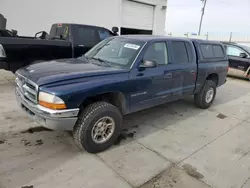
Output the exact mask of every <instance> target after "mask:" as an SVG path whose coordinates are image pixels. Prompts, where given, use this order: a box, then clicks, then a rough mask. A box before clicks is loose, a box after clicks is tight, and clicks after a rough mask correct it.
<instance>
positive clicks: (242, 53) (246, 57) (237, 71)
mask: <svg viewBox="0 0 250 188" xmlns="http://www.w3.org/2000/svg"><path fill="white" fill-rule="evenodd" d="M224 45H225V48H226V53H227V55H228V58H229V71H228V75H232V76H238V77H243V78H247V79H250V74H249V73H250V47H249V46H244V45H240V44H237V43H224Z"/></svg>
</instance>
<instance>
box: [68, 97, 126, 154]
mask: <svg viewBox="0 0 250 188" xmlns="http://www.w3.org/2000/svg"><path fill="white" fill-rule="evenodd" d="M121 126H122V115H121V113H120V111H119V110H118V109H117V108H116V107H115V106H114V105H112V104H110V103H107V102H95V103H93V104H90V105H89V106H87V107H86V109H84V110H83V111H82V113H81V114H80V116H79V119H78V121H77V123H76V125H75V127H74V130H73V137H74V140H75V142H76V144H77V145H78V146H79V147H80V148H81V149H85V150H86V151H87V152H90V153H97V152H101V151H104V150H106V149H108V148H109V147H111V146H112V145H113V143H114V142H115V140H116V139H117V137H118V136H119V134H120V131H121Z"/></svg>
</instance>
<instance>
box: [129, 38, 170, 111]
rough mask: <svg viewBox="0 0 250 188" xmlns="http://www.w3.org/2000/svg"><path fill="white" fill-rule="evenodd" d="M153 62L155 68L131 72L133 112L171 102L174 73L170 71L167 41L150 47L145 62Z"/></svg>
mask: <svg viewBox="0 0 250 188" xmlns="http://www.w3.org/2000/svg"><path fill="white" fill-rule="evenodd" d="M145 61H153V62H155V63H156V66H155V67H149V68H140V67H139V68H135V69H133V70H132V72H131V78H132V79H131V82H133V83H131V84H130V85H132V86H133V88H131V90H132V92H131V94H130V98H131V105H130V106H131V111H132V112H135V111H138V110H141V109H145V108H149V107H152V106H156V105H159V104H163V103H165V102H167V101H169V100H171V91H172V73H171V71H169V70H168V62H169V59H168V48H167V43H166V42H165V41H162V42H155V43H152V44H150V45H149V46H148V48H147V50H146V51H145V54H144V56H143V60H142V62H141V63H143V62H145Z"/></svg>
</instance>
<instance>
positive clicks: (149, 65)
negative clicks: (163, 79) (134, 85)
mask: <svg viewBox="0 0 250 188" xmlns="http://www.w3.org/2000/svg"><path fill="white" fill-rule="evenodd" d="M154 67H157V63H156V62H155V61H149V60H146V61H143V63H142V64H140V66H139V68H143V69H145V68H154Z"/></svg>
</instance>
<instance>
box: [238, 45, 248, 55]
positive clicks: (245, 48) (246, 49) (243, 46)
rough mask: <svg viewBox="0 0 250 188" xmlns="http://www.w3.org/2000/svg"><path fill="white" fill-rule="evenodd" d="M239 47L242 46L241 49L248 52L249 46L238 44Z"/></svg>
mask: <svg viewBox="0 0 250 188" xmlns="http://www.w3.org/2000/svg"><path fill="white" fill-rule="evenodd" d="M239 47H240V48H242V49H243V50H245V51H246V52H248V53H249V54H250V46H246V45H239Z"/></svg>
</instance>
